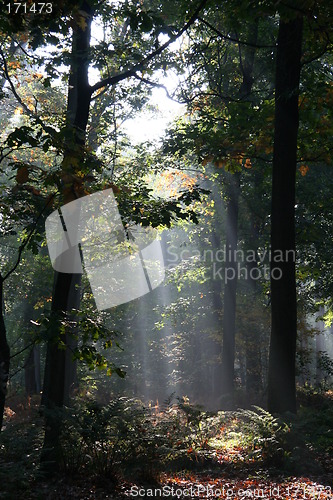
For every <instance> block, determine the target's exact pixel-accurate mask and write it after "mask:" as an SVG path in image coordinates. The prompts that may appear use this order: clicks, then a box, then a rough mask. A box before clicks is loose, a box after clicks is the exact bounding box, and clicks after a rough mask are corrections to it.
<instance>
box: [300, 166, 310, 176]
mask: <svg viewBox="0 0 333 500" xmlns="http://www.w3.org/2000/svg"><path fill="white" fill-rule="evenodd" d="M298 170H299V171H300V172H301V175H302V176H303V177H305V176H306V174H307V173H308V171H309V170H310V169H309V167H308V166H307V165H301V166H300V167H299V169H298Z"/></svg>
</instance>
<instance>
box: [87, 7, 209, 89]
mask: <svg viewBox="0 0 333 500" xmlns="http://www.w3.org/2000/svg"><path fill="white" fill-rule="evenodd" d="M207 1H208V0H201V2H200V4H199V6H198V7H197V9H196V10H195V12H194V13H193V14H192V16H191V17H190V19H189V20H188V21H187V23H186V24H185V25H184V26H183V27H182V29H181V30H180V31H178V33H177V34H176V35H173V36H170V38H169V40H168V41H167V42H165V43H164V44H163V45H161V46H160V47H158V48H157V49H156V50H154V51H153V52H151V53H150V54H148V56H146V57H145V58H143V59H142V61H141V62H139V63H138V64H136V65H135V66H133V68H131V69H128V70H126V71H123V72H122V73H118V75H114V76H111V77H108V78H104V79H103V80H100V81H99V82H97V83H95V85H92V86H91V87H90V92H91V93H94V92H96V90H98V89H100V88H102V87H106V86H107V85H116V84H117V83H119V82H121V81H122V80H125V79H126V78H129V77H131V76H133V77H135V74H136V73H137V72H138V71H141V70H142V69H144V68H145V66H146V65H147V64H148V63H149V62H150V61H151V60H152V59H154V58H155V57H156V56H159V55H160V54H161V53H162V52H163V51H164V50H165V49H167V48H168V47H169V45H171V44H172V43H173V42H174V41H176V40H177V39H178V38H179V37H180V36H181V35H182V34H183V33H185V31H186V30H188V28H189V27H190V26H192V24H193V23H195V21H196V20H197V19H198V16H199V12H200V11H201V10H202V9H203V8H204V6H205V4H206V3H207Z"/></svg>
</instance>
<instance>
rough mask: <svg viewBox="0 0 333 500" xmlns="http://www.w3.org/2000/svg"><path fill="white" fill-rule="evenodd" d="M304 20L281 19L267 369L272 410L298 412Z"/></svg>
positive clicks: (275, 411)
mask: <svg viewBox="0 0 333 500" xmlns="http://www.w3.org/2000/svg"><path fill="white" fill-rule="evenodd" d="M302 24H303V23H302V18H301V17H298V18H295V19H293V20H289V21H286V20H284V19H283V18H281V19H280V25H279V34H278V43H277V55H276V77H275V78H276V80H275V132H274V153H273V188H272V222H271V224H272V226H271V305H272V331H271V342H270V356H269V372H268V409H269V411H270V412H272V413H283V412H285V411H291V412H294V413H296V383H295V356H296V336H297V304H296V280H295V249H296V246H295V179H296V162H297V133H298V123H299V117H298V93H299V80H300V71H301V51H302Z"/></svg>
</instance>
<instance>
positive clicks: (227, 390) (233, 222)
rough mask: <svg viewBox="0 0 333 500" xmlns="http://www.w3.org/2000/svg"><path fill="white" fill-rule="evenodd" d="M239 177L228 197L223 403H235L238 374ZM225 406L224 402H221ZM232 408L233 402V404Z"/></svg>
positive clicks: (233, 177)
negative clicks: (235, 379)
mask: <svg viewBox="0 0 333 500" xmlns="http://www.w3.org/2000/svg"><path fill="white" fill-rule="evenodd" d="M239 183H240V173H239V172H237V173H235V174H232V175H230V182H229V190H228V191H229V196H228V202H227V214H226V259H225V280H224V282H225V286H224V296H223V320H222V331H223V346H222V380H221V389H222V397H223V399H225V398H227V399H231V400H232V399H233V392H234V374H235V332H236V290H237V281H238V276H237V261H236V252H237V241H238V200H239V190H240V187H239ZM222 404H223V406H225V405H224V402H222ZM231 404H232V401H231Z"/></svg>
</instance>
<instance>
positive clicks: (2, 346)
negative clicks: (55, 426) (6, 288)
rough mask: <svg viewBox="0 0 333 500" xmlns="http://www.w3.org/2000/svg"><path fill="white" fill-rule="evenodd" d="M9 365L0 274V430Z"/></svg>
mask: <svg viewBox="0 0 333 500" xmlns="http://www.w3.org/2000/svg"><path fill="white" fill-rule="evenodd" d="M9 365H10V349H9V345H8V341H7V334H6V326H5V320H4V317H3V278H2V276H1V275H0V431H1V429H2V424H3V413H4V409H5V401H6V391H7V382H8V374H9Z"/></svg>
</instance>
